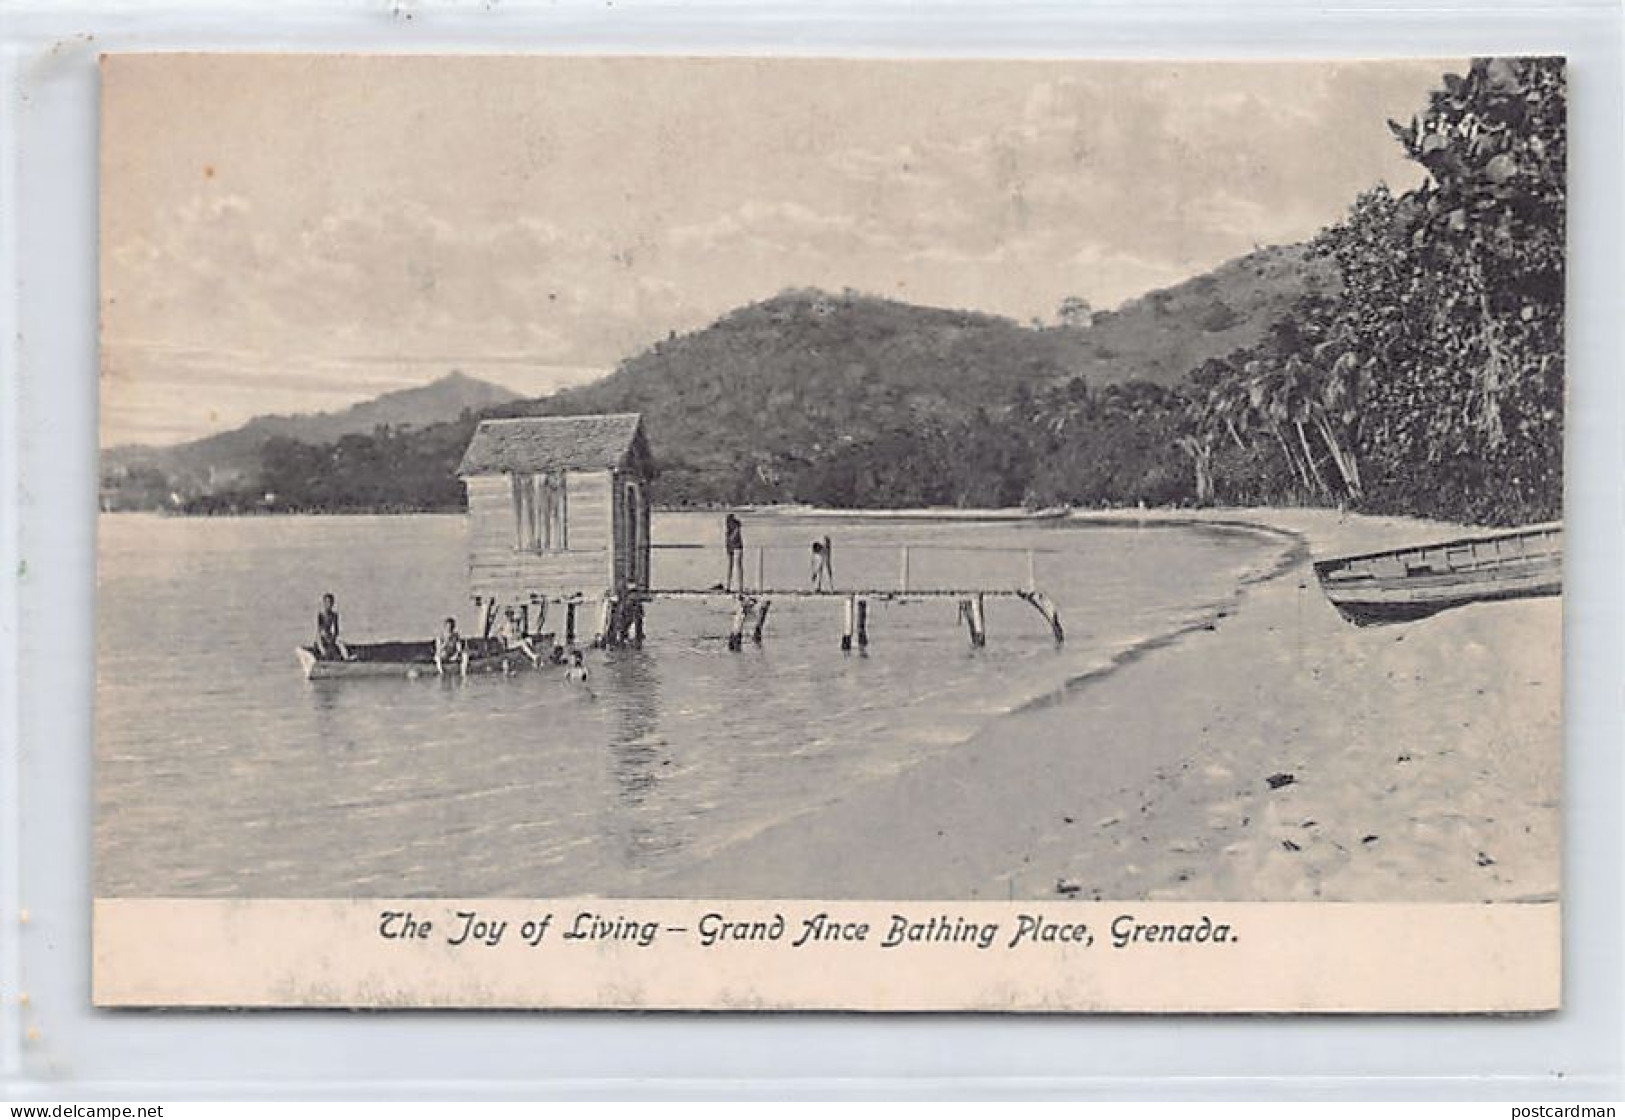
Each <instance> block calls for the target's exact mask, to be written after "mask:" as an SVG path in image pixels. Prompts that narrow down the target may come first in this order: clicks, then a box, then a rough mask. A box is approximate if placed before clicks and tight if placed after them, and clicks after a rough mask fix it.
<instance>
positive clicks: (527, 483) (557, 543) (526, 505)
mask: <svg viewBox="0 0 1625 1120" xmlns="http://www.w3.org/2000/svg"><path fill="white" fill-rule="evenodd" d="M567 510H568V499H567V497H566V493H565V487H564V472H563V471H547V472H544V473H539V474H515V475H514V476H513V513H514V524H515V542H514V543H515V546H516V547H517V548H519V549H521V550H522V551H525V552H558V551H562V550H563V549H566V548H568V547H570V545H569V539H568V535H567V532H566V526H567V525H568V523H569V518H568V516H567Z"/></svg>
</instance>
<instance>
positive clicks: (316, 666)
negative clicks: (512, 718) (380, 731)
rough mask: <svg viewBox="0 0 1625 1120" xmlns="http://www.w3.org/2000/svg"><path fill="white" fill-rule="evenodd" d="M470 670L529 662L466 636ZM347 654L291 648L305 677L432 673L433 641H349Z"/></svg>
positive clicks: (490, 669) (451, 669)
mask: <svg viewBox="0 0 1625 1120" xmlns="http://www.w3.org/2000/svg"><path fill="white" fill-rule="evenodd" d="M467 644H468V654H469V656H468V671H469V672H470V673H490V672H501V671H502V670H503V669H504V668H511V669H517V668H521V667H523V666H527V665H529V664H530V658H528V657H526V656H525V655H524V654H523V653H522V652H520V651H519V650H516V649H514V650H510V649H506V648H504V647H503V645H502V643H501V642H499V641H497V640H496V639H494V638H470V639H468V642H467ZM345 648H346V649H348V650H349V653H350V656H349V657H348V658H346V659H345V660H343V661H339V660H335V659H333V658H326V657H318V656H317V655H316V648H315V647H314V646H300V647H299V648H298V649H296V650H294V655H295V656H296V657H298V658H299V667H300V668H301V669H302V670H304V674H305V677H306V678H307V679H308V680H313V681H324V680H337V679H340V678H348V677H421V676H429V677H432V676H434V675H435V665H434V643H433V642H373V643H371V644H354V645H352V644H348V643H346V646H345ZM446 671H447V672H448V673H460V672H461V671H462V669H461V667H460V666H451V665H448V666H446Z"/></svg>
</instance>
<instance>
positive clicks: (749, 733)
mask: <svg viewBox="0 0 1625 1120" xmlns="http://www.w3.org/2000/svg"><path fill="white" fill-rule="evenodd" d="M654 533H655V539H656V541H657V542H661V543H663V544H683V543H688V544H691V545H699V546H702V547H698V548H687V549H683V548H669V549H667V548H663V549H661V550H659V551H657V552H656V554H655V579H654V582H655V584H656V585H657V586H662V587H668V586H709V585H711V584H712V583H715V582H717V581H719V580H720V579H721V578H722V575H723V559H722V554H721V550H720V540H721V525H720V518H719V517H715V516H710V515H706V516H700V515H690V514H663V515H657V516H656V520H655V529H654ZM826 533H827V534H828V535H829V536H831V537H832V538H833V540H834V541H835V545H836V551H835V575H836V578H837V587H838V588H839V587H859V586H862V587H891V586H895V584H896V581H897V580H898V578H899V568H900V560H899V546H900V545H902V544H905V543H906V544H909V545H910V546H911V549H910V561H909V567H910V581H911V585H912V586H915V587H928V586H963V585H967V584H988V585H995V584H996V585H1003V586H1019V585H1021V584H1022V583H1024V582H1025V579H1026V576H1027V560H1026V558H1025V555H1024V551H1022V550H1027V549H1033V550H1035V551H1034V563H1035V567H1036V575H1037V580H1038V584H1039V586H1040V587H1042V588H1043V589H1044V590H1046V591H1047V592H1048V593H1049V594H1050V596H1051V597H1052V598H1053V599H1054V600H1055V601H1056V602H1057V603H1058V605H1059V606H1060V609H1061V613H1062V618H1063V620H1064V622H1065V624H1066V628H1067V641H1066V643H1065V645H1064V646H1061V647H1057V646H1056V645H1055V644H1054V643H1053V642H1052V640H1051V638H1050V635H1049V630H1048V628H1047V626H1046V625H1045V624H1044V622H1043V620H1042V619H1041V618H1040V617H1039V615H1038V614H1037V613H1036V612H1034V611H1033V610H1032V609H1031V608H1030V607H1027V606H1026V605H1024V604H1022V603H1020V602H1018V601H1010V600H990V602H989V608H988V631H989V640H988V644H987V646H986V647H985V648H982V649H972V648H971V647H970V644H969V642H968V641H967V639H966V636H965V631H964V628H963V627H962V626H960V625H958V624H957V621H956V609H955V605H954V603H953V601H952V600H943V601H939V602H926V603H919V604H910V605H884V604H877V605H876V606H875V607H874V608H873V613H872V616H871V623H870V639H871V641H870V646H869V649H868V650H867V652H866V654H860V653H858V652H853V653H852V654H849V655H843V654H842V652H841V651H840V648H839V638H840V622H841V614H842V603H843V600H842V599H841V598H840V597H839V596H833V597H831V598H830V599H828V600H805V599H803V600H790V599H781V600H779V601H777V602H775V604H774V606H773V609H772V613H771V616H770V621H769V625H768V636H767V640H766V641H765V642H764V643H763V644H762V645H761V646H752V645H749V644H747V646H746V648H745V649H744V650H743V651H742V652H739V653H732V652H730V651H729V650H728V648H727V642H726V637H727V631H728V624H729V613H728V610H727V608H726V607H725V606H723V605H721V604H719V603H709V604H708V603H706V602H705V601H695V600H672V601H662V602H657V603H655V604H654V605H653V606H651V608H650V611H649V629H648V641H647V643H646V644H645V646H644V648H642V649H641V650H617V651H607V652H589V653H588V654H587V659H588V665H589V666H590V668H591V672H592V676H591V679H590V681H589V682H588V683H587V685H586V686H585V687H583V686H580V685H575V686H572V685H569V684H567V683H565V682H564V681H563V680H562V679H561V677H560V674H559V673H558V671H556V670H553V671H548V670H543V671H526V672H521V673H516V674H515V675H513V676H511V677H503V676H499V675H493V676H475V677H471V678H469V679H467V680H460V679H445V680H442V679H437V678H432V677H430V678H425V679H420V680H404V679H402V680H344V681H314V682H312V681H306V680H305V679H303V677H302V675H301V674H300V672H299V670H298V667H297V665H296V663H295V659H294V656H293V649H294V647H295V646H296V645H299V644H301V643H303V642H306V641H309V640H310V637H311V633H312V631H313V629H314V616H315V613H316V610H317V606H318V603H317V600H318V598H319V596H320V594H321V593H322V592H323V591H332V592H333V593H334V594H335V595H336V596H337V597H338V605H339V611H340V614H341V616H342V619H343V627H344V634H345V636H346V637H347V638H349V639H350V640H352V641H368V640H384V639H397V638H428V637H429V636H430V635H431V634H432V633H433V632H434V630H435V628H436V624H437V622H438V621H439V620H440V619H441V618H443V617H444V616H446V615H456V616H458V617H459V619H461V620H463V627H464V629H465V631H466V630H468V629H469V628H470V625H471V623H470V614H471V612H470V609H469V604H468V601H467V599H466V591H465V563H466V559H465V551H464V549H465V546H464V519H463V518H461V517H457V516H413V517H276V518H242V519H234V518H218V519H201V518H200V519H184V518H165V517H159V516H149V515H140V514H109V515H104V516H103V517H102V518H101V523H100V541H99V554H100V591H99V599H98V608H97V609H98V633H99V642H98V658H99V684H98V692H97V703H98V734H97V748H96V749H97V774H96V801H97V814H96V857H97V858H96V881H97V891H98V894H100V895H102V896H153V895H171V896H207V897H232V896H253V897H306V898H318V897H342V896H355V895H377V896H418V895H428V896H462V897H480V896H485V897H497V896H520V897H547V896H554V895H569V894H594V895H608V896H617V895H618V896H635V895H637V894H639V893H640V883H642V882H643V881H645V880H646V879H647V878H649V877H652V876H656V875H660V874H663V873H666V872H670V871H674V870H684V869H687V868H690V867H692V866H694V865H697V864H703V862H704V861H705V860H706V859H708V858H709V857H710V856H711V855H712V854H714V853H715V852H717V851H719V850H721V849H722V848H724V847H726V846H728V845H730V844H735V843H739V842H742V841H745V840H747V839H748V838H749V837H750V836H751V835H752V834H753V833H755V832H757V831H759V830H761V829H763V828H765V827H769V826H772V825H775V824H778V823H780V822H783V821H785V820H788V819H791V818H793V817H795V816H797V815H799V814H805V813H815V812H816V811H817V810H818V809H819V808H820V807H821V806H824V805H827V804H829V803H832V802H835V801H838V800H839V799H841V798H842V796H843V795H844V794H845V793H846V792H847V791H849V790H851V789H852V788H854V787H855V786H857V785H859V784H861V783H865V782H873V781H884V780H886V778H887V776H888V775H892V774H895V773H897V772H898V771H901V770H903V769H904V768H907V767H909V766H911V765H915V764H917V763H918V762H920V761H921V760H923V759H927V758H930V757H933V756H934V755H936V754H938V753H939V752H944V751H952V750H954V749H955V746H956V745H957V744H960V743H963V742H964V741H965V740H966V739H967V738H968V737H969V736H971V735H972V734H973V733H975V732H977V731H978V730H980V729H982V728H983V727H984V726H986V725H988V724H989V723H990V722H992V721H995V720H997V719H998V718H999V717H1000V716H1001V714H1004V713H1008V712H1010V711H1011V710H1013V709H1015V708H1017V707H1020V706H1022V705H1023V704H1026V703H1030V702H1033V701H1034V700H1037V699H1040V698H1043V697H1045V696H1046V695H1049V694H1054V693H1057V692H1058V691H1059V690H1061V689H1063V688H1064V686H1065V684H1066V682H1067V681H1069V680H1071V679H1074V678H1076V677H1078V676H1081V675H1082V674H1084V673H1087V672H1090V671H1092V670H1096V669H1099V668H1100V667H1102V666H1103V665H1106V664H1108V663H1109V662H1110V661H1111V660H1112V658H1113V657H1114V656H1115V655H1117V654H1119V653H1121V652H1123V651H1124V650H1127V649H1130V648H1132V647H1134V646H1135V645H1137V644H1139V643H1141V642H1144V641H1147V640H1149V639H1152V638H1155V637H1157V636H1159V635H1163V634H1166V633H1168V632H1170V631H1172V630H1174V629H1176V628H1178V627H1181V626H1183V625H1188V624H1189V623H1190V622H1191V621H1192V619H1193V618H1195V617H1197V616H1199V615H1200V614H1202V613H1203V612H1204V611H1206V610H1209V609H1211V608H1212V606H1213V605H1214V604H1215V603H1219V602H1223V601H1225V600H1227V599H1229V598H1230V597H1231V596H1232V595H1233V594H1234V592H1235V590H1236V588H1237V585H1238V583H1239V582H1240V581H1241V580H1242V579H1244V578H1245V577H1246V576H1247V575H1248V574H1249V573H1253V572H1257V571H1259V570H1261V569H1265V568H1268V567H1270V566H1271V565H1272V564H1273V563H1274V562H1275V560H1276V558H1277V556H1278V555H1279V554H1280V552H1281V550H1282V548H1283V545H1282V543H1281V542H1280V541H1279V540H1278V539H1275V538H1270V537H1265V536H1261V535H1258V534H1254V533H1251V532H1248V531H1244V530H1235V529H1224V528H1217V527H1207V528H1202V529H1196V528H1190V527H1154V526H1146V527H1143V528H1139V527H1133V526H1113V527H1096V526H1083V525H1079V524H1076V523H1072V524H1065V523H1051V524H1046V525H1035V524H1030V523H1029V524H1019V523H1009V522H1005V523H999V522H963V521H919V520H912V519H911V520H898V519H880V520H871V519H847V518H826V517H805V516H789V515H783V514H773V515H761V516H755V517H749V516H747V517H746V518H745V534H746V542H747V546H748V547H749V549H750V550H751V551H750V555H749V560H748V565H747V568H748V571H749V572H750V574H751V576H752V577H753V578H754V574H755V566H756V560H755V556H754V550H755V548H756V547H757V546H758V545H760V546H764V547H765V548H766V552H765V559H764V575H765V576H766V578H767V580H768V582H769V583H770V584H774V585H786V584H794V585H797V586H799V585H801V584H803V583H805V581H806V579H807V573H808V559H809V558H808V545H809V542H810V541H811V540H813V539H814V538H816V537H821V536H823V535H825V534H826ZM1001 549H1016V550H1018V551H1016V552H1014V553H1011V552H1005V551H1000V550H1001ZM1065 702H1067V703H1082V704H1086V703H1088V693H1087V689H1084V690H1080V691H1078V692H1077V693H1075V694H1073V695H1071V696H1069V697H1068V698H1067V699H1066V701H1065ZM723 889H725V884H719V891H720V890H723Z"/></svg>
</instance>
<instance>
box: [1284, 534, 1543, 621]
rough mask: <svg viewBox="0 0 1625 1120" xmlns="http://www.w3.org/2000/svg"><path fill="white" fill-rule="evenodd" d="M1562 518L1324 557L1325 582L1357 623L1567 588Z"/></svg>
mask: <svg viewBox="0 0 1625 1120" xmlns="http://www.w3.org/2000/svg"><path fill="white" fill-rule="evenodd" d="M1562 533H1563V530H1562V526H1560V525H1540V526H1533V527H1531V528H1528V529H1519V530H1513V531H1511V532H1506V533H1497V534H1491V535H1487V536H1482V537H1470V538H1464V539H1461V540H1453V541H1445V542H1441V543H1439V544H1431V545H1419V546H1416V547H1413V548H1399V549H1391V550H1389V551H1386V552H1373V553H1366V554H1363V555H1360V556H1347V557H1339V558H1336V559H1332V560H1323V561H1320V562H1319V563H1317V564H1316V565H1315V574H1316V576H1317V577H1318V578H1319V580H1320V585H1321V588H1322V590H1324V591H1325V593H1326V598H1327V599H1328V600H1329V601H1330V602H1331V604H1332V606H1334V607H1336V608H1337V611H1338V613H1339V614H1341V615H1342V616H1343V617H1344V618H1346V619H1348V620H1349V621H1350V622H1352V623H1354V624H1355V625H1357V626H1370V625H1379V624H1382V623H1391V622H1413V621H1415V620H1417V619H1422V618H1428V617H1430V616H1432V615H1435V614H1438V613H1439V612H1441V611H1447V610H1451V609H1452V608H1455V607H1462V606H1466V605H1468V604H1470V603H1485V602H1496V601H1500V600H1507V599H1528V598H1536V597H1541V596H1548V595H1560V594H1562V591H1563V537H1562Z"/></svg>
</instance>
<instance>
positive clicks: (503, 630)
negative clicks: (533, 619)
mask: <svg viewBox="0 0 1625 1120" xmlns="http://www.w3.org/2000/svg"><path fill="white" fill-rule="evenodd" d="M497 640H498V641H500V642H501V643H502V648H503V649H505V650H518V651H519V652H520V653H522V654H524V655H525V656H526V657H528V658H530V663H531V664H532V665H538V664H540V663H541V660H542V658H541V655H540V654H538V653H537V652H536V647H535V646H533V645H531V643H530V639H529V638H527V637H526V636H525V633H524V627H522V626H520V625H519V612H518V611H516V610H514V609H513V608H512V607H508V608H506V609H504V610H503V612H502V622H501V623H500V624H499V625H498V626H497ZM504 667H506V662H504Z"/></svg>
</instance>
